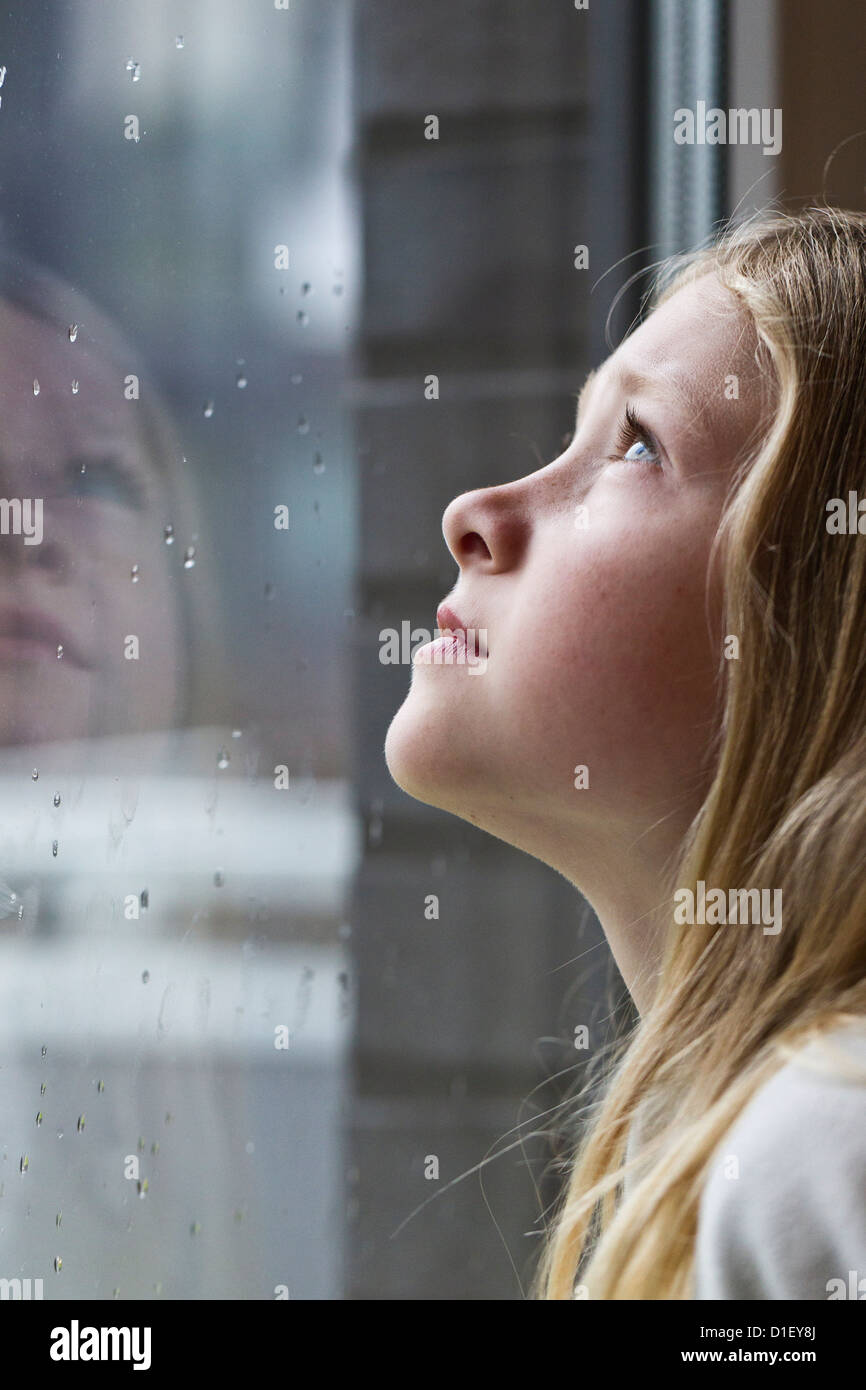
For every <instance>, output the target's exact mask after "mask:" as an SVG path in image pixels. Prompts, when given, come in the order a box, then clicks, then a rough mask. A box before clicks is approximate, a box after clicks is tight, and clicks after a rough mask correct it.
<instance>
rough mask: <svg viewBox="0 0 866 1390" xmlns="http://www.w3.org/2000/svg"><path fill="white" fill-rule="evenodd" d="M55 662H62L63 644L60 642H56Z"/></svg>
mask: <svg viewBox="0 0 866 1390" xmlns="http://www.w3.org/2000/svg"><path fill="white" fill-rule="evenodd" d="M57 660H58V661H62V660H63V643H62V642H58V644H57Z"/></svg>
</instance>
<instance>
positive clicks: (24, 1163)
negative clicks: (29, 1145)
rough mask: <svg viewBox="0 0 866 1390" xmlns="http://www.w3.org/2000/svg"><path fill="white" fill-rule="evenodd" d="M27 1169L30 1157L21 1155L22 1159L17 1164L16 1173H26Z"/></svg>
mask: <svg viewBox="0 0 866 1390" xmlns="http://www.w3.org/2000/svg"><path fill="white" fill-rule="evenodd" d="M29 1167H30V1155H29V1154H23V1155H22V1157H21V1162H20V1163H19V1164H18V1171H19V1173H26V1172H27V1169H28V1168H29Z"/></svg>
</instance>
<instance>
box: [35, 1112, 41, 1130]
mask: <svg viewBox="0 0 866 1390" xmlns="http://www.w3.org/2000/svg"><path fill="white" fill-rule="evenodd" d="M41 1124H42V1111H41V1110H39V1111H37V1114H36V1127H37V1129H38V1128H39V1126H40V1125H41Z"/></svg>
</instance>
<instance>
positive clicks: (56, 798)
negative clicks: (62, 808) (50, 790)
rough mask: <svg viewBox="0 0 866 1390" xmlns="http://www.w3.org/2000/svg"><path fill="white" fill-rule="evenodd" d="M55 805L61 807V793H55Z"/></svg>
mask: <svg viewBox="0 0 866 1390" xmlns="http://www.w3.org/2000/svg"><path fill="white" fill-rule="evenodd" d="M54 805H55V806H59V805H60V793H59V792H55V793H54Z"/></svg>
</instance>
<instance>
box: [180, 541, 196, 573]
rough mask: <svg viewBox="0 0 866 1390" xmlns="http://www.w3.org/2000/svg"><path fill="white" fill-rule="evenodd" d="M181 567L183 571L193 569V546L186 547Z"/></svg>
mask: <svg viewBox="0 0 866 1390" xmlns="http://www.w3.org/2000/svg"><path fill="white" fill-rule="evenodd" d="M183 567H184V569H185V570H191V569H193V568H194V567H195V546H194V545H188V546H187V548H186V551H185V553H184V557H183Z"/></svg>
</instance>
